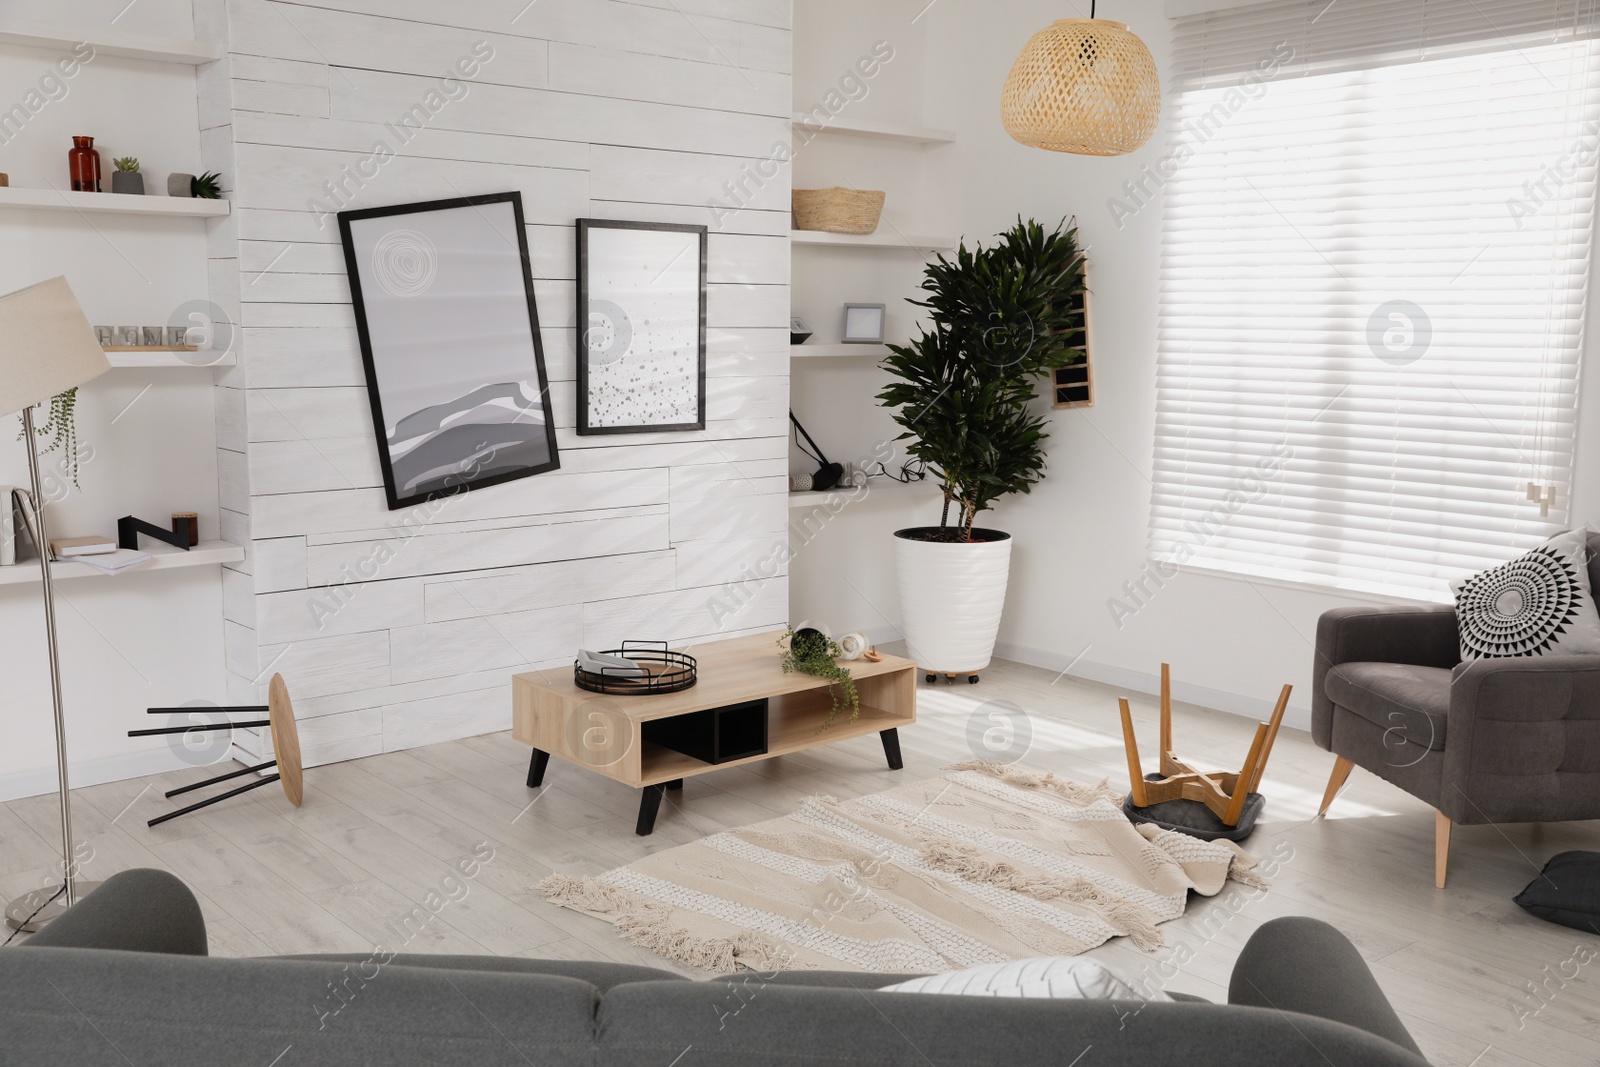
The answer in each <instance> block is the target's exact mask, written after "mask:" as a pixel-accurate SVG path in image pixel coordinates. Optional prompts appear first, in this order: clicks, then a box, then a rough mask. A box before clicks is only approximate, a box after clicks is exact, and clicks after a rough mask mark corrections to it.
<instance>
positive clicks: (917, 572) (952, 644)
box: [894, 527, 1011, 674]
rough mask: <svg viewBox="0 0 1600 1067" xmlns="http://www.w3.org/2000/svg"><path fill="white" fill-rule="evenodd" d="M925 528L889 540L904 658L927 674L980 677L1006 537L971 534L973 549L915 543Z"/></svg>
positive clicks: (990, 647)
mask: <svg viewBox="0 0 1600 1067" xmlns="http://www.w3.org/2000/svg"><path fill="white" fill-rule="evenodd" d="M929 529H930V527H912V528H910V529H906V530H896V531H895V535H894V558H895V570H896V571H897V572H898V575H899V579H900V616H901V619H902V620H903V624H904V626H905V633H906V649H907V652H906V654H907V655H908V656H910V657H911V658H912V659H914V660H916V661H917V666H919V667H921V668H922V669H923V670H925V671H940V672H948V673H950V674H971V673H975V672H977V671H981V670H983V668H985V667H987V666H988V665H989V658H990V657H991V656H993V655H994V641H995V637H996V635H998V634H999V632H1000V612H1001V609H1002V608H1004V607H1005V603H1006V580H1007V579H1008V578H1009V577H1010V573H1011V535H1010V534H1006V533H1001V532H1000V531H999V530H980V529H975V530H973V531H972V535H973V538H974V540H973V541H972V542H970V543H954V544H952V543H947V542H941V541H922V540H917V539H916V535H918V534H921V533H924V532H926V531H927V530H929ZM980 537H981V538H983V540H981V541H980V540H977V538H980Z"/></svg>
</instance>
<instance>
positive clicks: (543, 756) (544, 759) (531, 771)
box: [528, 748, 550, 789]
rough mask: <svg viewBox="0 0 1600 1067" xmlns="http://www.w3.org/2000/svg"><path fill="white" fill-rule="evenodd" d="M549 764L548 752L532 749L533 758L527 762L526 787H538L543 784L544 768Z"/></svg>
mask: <svg viewBox="0 0 1600 1067" xmlns="http://www.w3.org/2000/svg"><path fill="white" fill-rule="evenodd" d="M549 765H550V753H548V752H546V751H544V750H543V749H539V748H536V749H534V750H533V759H532V760H531V761H530V762H529V763H528V788H529V789H538V788H539V787H540V786H541V785H543V784H544V769H545V768H546V767H548V766H549Z"/></svg>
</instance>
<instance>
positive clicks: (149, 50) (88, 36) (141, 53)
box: [0, 18, 222, 66]
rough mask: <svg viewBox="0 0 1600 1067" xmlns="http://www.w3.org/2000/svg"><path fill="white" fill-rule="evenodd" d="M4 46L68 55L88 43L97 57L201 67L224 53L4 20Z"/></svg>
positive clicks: (138, 36)
mask: <svg viewBox="0 0 1600 1067" xmlns="http://www.w3.org/2000/svg"><path fill="white" fill-rule="evenodd" d="M0 44H15V45H22V46H24V47H26V48H49V49H61V50H63V51H65V52H71V51H72V50H73V49H74V48H76V47H77V46H78V45H79V44H87V45H89V46H90V47H91V48H93V49H94V52H95V55H97V56H122V57H124V58H127V59H150V60H155V61H156V62H158V63H184V64H187V65H189V66H199V65H200V64H202V63H210V62H212V61H213V60H217V59H221V58H222V53H221V51H219V50H218V49H216V48H214V47H212V46H211V45H208V44H201V43H200V42H199V41H186V40H183V39H181V38H178V37H148V36H146V35H144V34H142V33H122V32H120V31H118V30H109V29H95V30H88V31H83V30H80V29H77V28H71V27H67V26H61V25H57V24H56V23H52V22H35V21H33V20H32V19H12V18H0Z"/></svg>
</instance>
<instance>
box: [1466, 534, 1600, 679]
mask: <svg viewBox="0 0 1600 1067" xmlns="http://www.w3.org/2000/svg"><path fill="white" fill-rule="evenodd" d="M1588 539H1589V537H1588V531H1587V530H1581V529H1580V530H1568V531H1567V532H1566V533H1563V534H1557V535H1556V536H1555V537H1552V538H1551V539H1550V540H1548V541H1546V542H1545V543H1544V544H1542V545H1540V546H1539V547H1538V548H1536V549H1534V550H1533V551H1531V552H1529V553H1527V554H1526V555H1523V556H1518V557H1517V558H1516V559H1514V560H1512V561H1511V562H1510V563H1502V564H1501V565H1500V566H1498V567H1490V568H1489V569H1488V570H1486V571H1483V572H1482V573H1479V574H1474V575H1473V576H1472V577H1471V578H1466V579H1462V580H1460V581H1455V582H1451V583H1450V588H1451V590H1452V591H1453V592H1454V593H1455V595H1456V622H1457V624H1458V626H1459V627H1460V630H1461V658H1462V659H1463V660H1474V659H1489V658H1496V657H1507V656H1581V655H1589V654H1594V653H1600V613H1597V612H1596V611H1595V603H1594V595H1593V593H1592V592H1591V590H1590V589H1589V563H1588V555H1589V554H1588Z"/></svg>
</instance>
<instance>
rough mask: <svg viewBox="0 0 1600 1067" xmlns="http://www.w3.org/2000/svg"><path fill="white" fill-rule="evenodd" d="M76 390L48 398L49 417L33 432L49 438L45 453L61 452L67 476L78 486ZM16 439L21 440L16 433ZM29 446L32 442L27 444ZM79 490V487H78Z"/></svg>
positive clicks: (19, 435) (69, 390)
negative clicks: (57, 450) (59, 450)
mask: <svg viewBox="0 0 1600 1067" xmlns="http://www.w3.org/2000/svg"><path fill="white" fill-rule="evenodd" d="M77 411H78V390H77V388H76V387H74V388H71V389H68V390H67V391H66V392H64V393H57V394H56V395H55V396H53V397H51V398H50V417H49V418H47V419H45V421H44V425H43V426H35V427H34V429H33V432H34V433H35V434H37V435H38V436H40V437H48V438H50V444H49V445H47V446H46V447H45V450H44V451H45V452H46V453H50V452H54V451H55V450H56V449H58V448H59V449H61V450H62V456H63V459H64V460H65V462H66V469H67V474H68V475H69V476H70V477H71V478H72V484H73V485H74V486H76V485H78V421H77ZM17 439H18V440H19V441H20V440H21V439H22V433H21V432H20V431H19V432H18V433H17ZM29 443H30V445H31V444H32V442H29ZM80 488H81V486H80Z"/></svg>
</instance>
